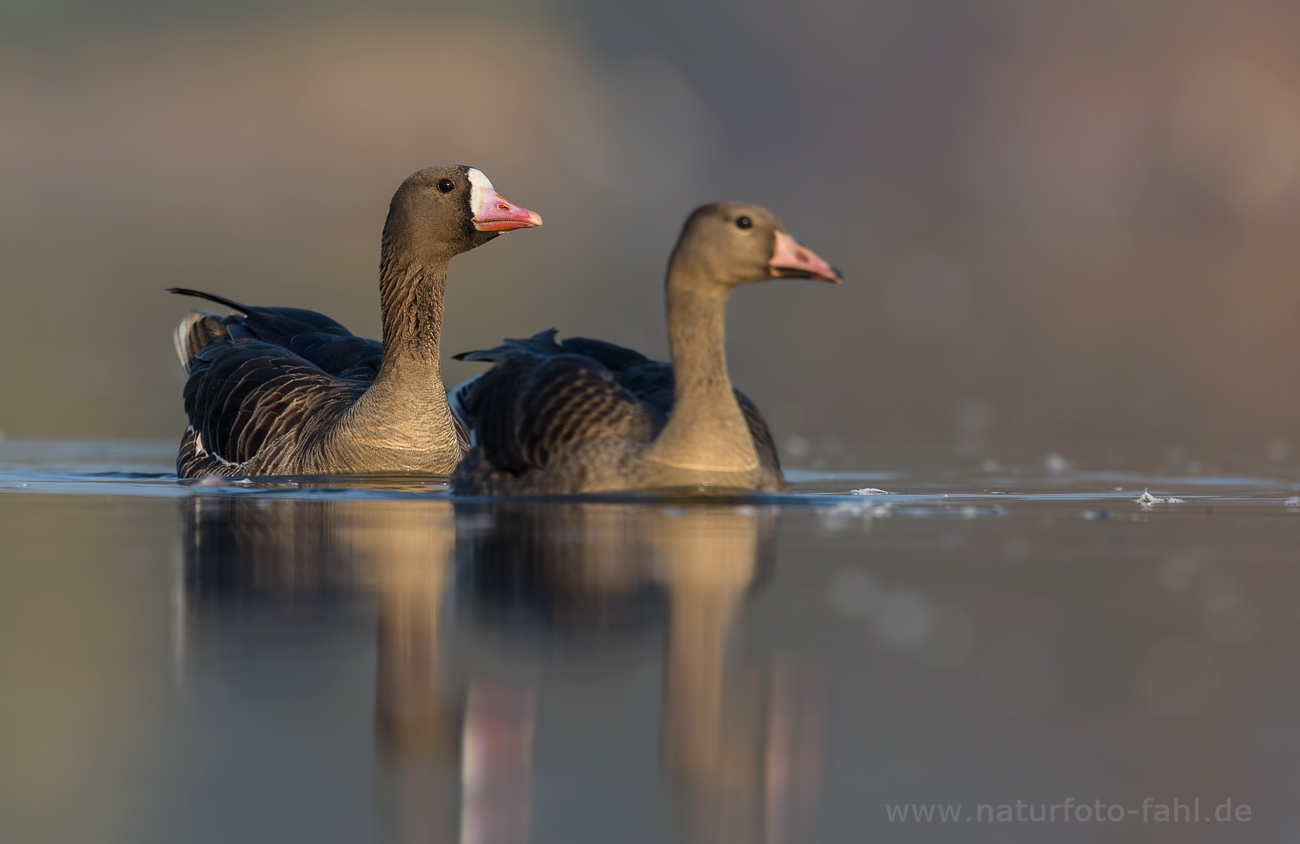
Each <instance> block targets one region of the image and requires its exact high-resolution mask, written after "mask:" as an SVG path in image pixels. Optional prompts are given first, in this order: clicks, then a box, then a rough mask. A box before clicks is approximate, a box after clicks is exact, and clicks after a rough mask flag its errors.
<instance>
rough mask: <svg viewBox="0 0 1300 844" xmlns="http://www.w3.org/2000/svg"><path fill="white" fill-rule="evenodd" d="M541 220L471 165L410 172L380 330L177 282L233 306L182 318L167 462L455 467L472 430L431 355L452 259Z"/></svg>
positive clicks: (196, 472)
mask: <svg viewBox="0 0 1300 844" xmlns="http://www.w3.org/2000/svg"><path fill="white" fill-rule="evenodd" d="M537 225H541V218H540V217H538V216H537V215H536V214H534V213H532V212H531V211H528V210H527V209H523V208H519V207H518V206H514V205H511V204H510V203H508V202H506V201H505V200H503V199H502V198H501V197H500V195H499V194H497V193H496V191H495V190H494V189H493V188H492V185H491V183H490V182H488V181H487V178H486V177H485V176H483V174H482V173H481V172H479V171H478V170H475V169H473V168H471V167H443V168H431V169H428V170H421V171H420V172H418V173H416V174H414V175H413V176H411V177H410V178H408V179H407V180H406V181H405V182H403V183H402V185H401V187H399V188H398V189H397V193H396V194H394V196H393V201H392V204H391V205H390V207H389V212H388V218H387V220H386V221H385V223H384V232H383V239H382V242H381V249H380V267H379V284H380V303H381V308H382V311H383V326H384V336H383V341H382V342H378V341H375V340H367V339H365V338H361V337H355V336H353V335H352V334H351V333H350V332H349V331H348V330H347V329H346V328H344V327H343V326H342V325H340V324H339V323H337V322H335V321H334V320H332V319H330V318H329V317H327V316H324V315H323V314H318V313H316V312H314V311H308V310H303V309H299V308H265V307H251V306H248V305H242V304H240V303H238V302H234V301H232V300H229V299H225V298H222V297H220V296H215V295H212V294H209V293H201V292H198V291H194V290H185V289H180V288H176V289H173V290H172V292H173V293H180V294H183V295H189V296H198V297H201V298H205V299H208V300H210V301H213V302H216V303H218V304H221V305H224V306H226V307H228V308H230V309H232V310H234V311H236V313H234V314H232V315H229V316H225V317H221V316H217V315H215V314H212V313H209V312H207V311H195V312H193V313H191V314H189V315H187V316H186V317H185V318H184V319H183V320H182V321H181V324H180V327H179V328H178V329H177V333H176V337H175V344H176V352H177V355H178V356H179V357H180V359H181V363H182V365H184V367H185V370H186V372H187V373H188V375H189V380H188V381H187V383H186V385H185V412H186V414H187V415H188V416H189V423H190V424H189V427H188V428H187V429H186V431H185V436H184V437H183V439H182V441H181V448H180V453H179V455H178V456H177V461H176V473H177V474H178V475H179V476H180V477H182V478H194V477H201V476H204V475H223V476H228V477H229V476H247V475H306V474H375V473H387V472H429V473H436V474H450V473H451V471H452V470H453V469H455V468H456V464H457V463H459V462H460V458H461V456H462V454H463V453H464V451H465V449H466V448H468V444H467V442H466V440H465V437H464V432H463V431H461V430H459V429H458V426H457V425H456V423H455V420H454V418H453V417H452V415H451V412H450V409H449V408H448V406H447V397H446V391H445V389H444V388H443V385H442V370H441V363H440V360H439V347H438V341H439V335H440V333H441V328H442V304H443V290H444V287H445V285H446V280H447V264H448V262H450V261H451V259H452V258H453V257H455V256H456V255H458V254H460V253H462V252H466V251H468V250H470V249H473V248H474V247H476V246H479V245H481V244H484V243H486V242H488V241H489V240H492V239H493V238H495V237H496V236H497V235H498V234H499V233H500V232H502V231H508V230H510V229H514V228H529V227H532V226H537Z"/></svg>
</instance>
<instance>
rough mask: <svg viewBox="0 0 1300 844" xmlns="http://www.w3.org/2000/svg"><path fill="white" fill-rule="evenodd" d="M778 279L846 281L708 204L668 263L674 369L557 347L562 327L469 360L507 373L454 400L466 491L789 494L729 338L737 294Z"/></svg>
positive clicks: (768, 220)
mask: <svg viewBox="0 0 1300 844" xmlns="http://www.w3.org/2000/svg"><path fill="white" fill-rule="evenodd" d="M772 278H806V279H819V280H822V281H830V282H838V281H840V274H839V272H838V271H837V270H835V269H834V268H833V267H831V266H830V265H829V264H827V263H826V262H825V261H823V260H822V259H821V258H819V257H817V256H816V255H815V254H813V253H812V252H811V251H809V250H808V249H805V248H804V247H802V246H800V245H799V244H798V243H797V242H795V240H794V238H793V237H791V236H790V235H789V234H788V233H787V232H786V230H785V227H784V226H782V225H781V222H780V221H779V220H778V219H777V218H776V217H775V216H774V215H773V214H772V213H771V212H769V211H767V210H765V209H763V208H759V207H757V206H754V205H744V204H741V203H734V202H719V203H715V204H712V205H705V206H703V207H701V208H698V209H696V211H695V212H694V213H693V214H691V216H690V218H689V219H688V220H687V221H686V225H685V227H684V228H683V229H682V233H681V236H680V238H679V239H678V241H677V247H676V248H675V249H674V250H673V254H672V258H671V259H670V261H669V265H668V279H667V283H666V298H667V305H668V314H667V316H668V339H669V347H670V352H671V356H672V363H671V364H668V363H662V362H659V361H652V360H649V359H647V358H646V357H644V356H643V355H641V354H639V353H637V352H634V351H632V350H630V349H625V348H622V347H620V346H615V345H613V344H611V343H605V342H602V341H599V340H588V339H584V338H580V337H575V338H571V339H568V340H565V341H564V342H562V343H557V342H556V341H555V332H554V331H544V332H542V333H541V334H537V335H535V336H533V337H531V338H529V339H527V340H507V341H505V345H503V346H500V347H498V348H495V349H491V350H488V351H482V352H469V353H467V354H463V355H457V356H456V357H457V358H459V359H464V360H476V361H490V362H492V363H493V364H495V365H494V366H493V368H492V369H491V370H489V371H488V372H485V373H484V374H482V375H479V376H477V377H476V378H473V379H471V380H469V381H467V382H465V383H464V384H462V385H460V386H459V387H457V388H456V389H455V390H453V391H452V395H451V404H452V410H453V412H454V413H456V415H457V417H458V418H459V419H460V420H461V422H462V424H464V425H465V427H466V428H467V429H469V430H470V432H471V439H472V442H473V443H474V447H473V448H472V449H471V450H470V452H469V454H467V455H466V457H465V460H464V461H463V462H462V463H461V464H460V467H459V468H458V469H457V471H456V476H455V479H454V485H455V489H456V492H457V493H460V494H473V495H493V494H514V495H536V494H543V495H545V494H572V493H592V492H612V491H620V490H646V489H689V490H693V491H703V490H716V491H725V490H760V491H778V490H782V489H784V488H785V480H784V478H783V477H782V474H781V466H780V462H779V461H778V459H777V454H776V446H775V445H774V443H773V441H772V435H771V433H770V432H769V431H768V428H767V424H766V423H765V422H764V421H763V417H762V414H760V413H759V411H758V408H757V407H755V406H754V403H753V402H751V401H750V400H749V399H748V398H746V397H745V396H744V395H743V394H741V393H739V392H737V391H736V390H734V389H732V386H731V379H730V378H729V377H728V374H727V359H726V348H725V342H724V320H725V315H726V306H727V299H728V298H729V297H730V295H731V291H732V290H734V289H735V288H736V287H738V286H739V285H741V284H745V283H748V282H754V281H765V280H767V279H772Z"/></svg>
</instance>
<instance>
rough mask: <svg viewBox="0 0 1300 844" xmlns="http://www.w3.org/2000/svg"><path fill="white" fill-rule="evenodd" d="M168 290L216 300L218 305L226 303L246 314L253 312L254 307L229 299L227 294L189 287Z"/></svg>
mask: <svg viewBox="0 0 1300 844" xmlns="http://www.w3.org/2000/svg"><path fill="white" fill-rule="evenodd" d="M167 292H168V293H175V294H176V295H177V296H193V297H195V298H197V299H207V300H208V301H209V302H216V303H217V304H218V305H225V306H226V307H227V308H230V309H231V310H234V311H240V312H242V313H245V314H251V313H252V312H253V309H252V308H250V307H248V306H247V305H241V304H239V303H238V302H236V301H235V300H233V299H227V298H226V297H225V296H218V295H217V294H215V293H204V292H203V291H202V290H191V289H190V288H188V287H168V288H167Z"/></svg>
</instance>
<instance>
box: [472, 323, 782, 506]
mask: <svg viewBox="0 0 1300 844" xmlns="http://www.w3.org/2000/svg"><path fill="white" fill-rule="evenodd" d="M456 357H457V359H458V360H471V361H483V362H487V363H493V364H495V366H493V368H492V369H491V370H489V371H488V372H485V373H484V374H482V375H479V376H476V377H474V378H471V379H470V380H469V381H466V382H465V383H464V384H461V385H460V386H459V387H457V388H456V389H454V390H452V393H451V396H450V400H451V407H452V411H453V413H454V414H455V415H456V417H457V418H458V419H459V420H460V421H461V422H462V423H463V424H464V425H465V426H466V427H467V428H469V429H470V431H471V432H472V436H471V439H472V441H473V442H474V443H475V444H476V445H477V446H479V448H478V449H476V450H475V451H474V452H471V455H470V458H472V459H469V458H467V460H466V462H465V463H464V464H463V466H462V470H461V472H460V474H459V477H462V478H466V477H468V476H469V475H481V474H483V473H485V472H491V471H493V470H495V471H498V472H505V473H508V474H510V475H515V476H517V475H521V474H524V473H525V472H528V471H529V470H532V469H540V468H545V467H546V466H548V465H550V464H551V463H552V462H554V460H555V459H556V458H557V457H558V456H560V455H562V454H563V453H565V452H566V451H567V450H569V449H571V448H573V447H574V446H576V445H577V444H579V443H581V442H584V441H586V440H589V439H593V438H596V437H601V436H629V435H632V436H640V437H643V438H645V439H652V438H653V437H655V436H657V435H658V433H659V431H660V430H662V429H663V426H664V425H665V424H666V422H667V420H668V417H669V416H670V415H671V414H672V407H673V392H674V378H673V367H672V364H669V363H664V362H662V361H655V360H650V359H649V358H647V357H646V356H645V355H642V354H641V353H640V352H636V351H633V350H632V349H626V348H623V347H622V346H617V345H615V344H613V343H606V342H605V341H603V340H592V339H588V338H585V337H571V338H569V339H567V340H565V341H564V342H562V343H556V341H555V330H554V329H550V330H547V331H543V332H540V333H538V334H535V335H533V336H532V337H529V338H528V339H526V340H506V341H505V342H504V343H503V344H502V345H500V346H498V347H496V348H494V349H486V350H483V351H477V352H466V353H464V354H460V355H457V356H456ZM736 400H737V402H738V403H739V404H740V410H741V412H742V413H743V414H744V417H745V422H746V423H747V424H748V425H749V431H750V435H751V436H753V438H754V447H755V449H756V450H757V451H758V457H759V460H760V461H761V462H762V463H763V464H764V465H765V466H767V467H769V468H770V469H771V470H772V471H773V472H774V473H775V474H776V475H777V476H778V477H779V476H780V473H781V464H780V460H779V458H778V456H777V452H776V443H775V442H774V441H773V439H772V433H771V431H769V430H768V427H767V423H766V422H765V421H764V419H763V415H762V414H761V413H760V412H759V410H758V407H757V406H756V405H755V404H754V403H753V402H752V401H750V400H749V398H748V397H747V396H746V395H745V394H743V393H741V392H740V391H739V390H737V391H736ZM485 486H489V485H488V484H485Z"/></svg>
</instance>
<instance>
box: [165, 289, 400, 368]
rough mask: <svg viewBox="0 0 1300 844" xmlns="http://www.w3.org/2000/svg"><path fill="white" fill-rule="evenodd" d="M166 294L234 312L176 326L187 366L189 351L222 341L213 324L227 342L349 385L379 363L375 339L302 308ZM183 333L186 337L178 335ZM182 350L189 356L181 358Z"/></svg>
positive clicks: (185, 292)
mask: <svg viewBox="0 0 1300 844" xmlns="http://www.w3.org/2000/svg"><path fill="white" fill-rule="evenodd" d="M170 292H172V293H177V294H180V295H184V296H195V297H198V298H200V299H207V300H209V301H211V302H216V303H217V304H219V305H224V306H225V307H227V308H230V309H232V310H235V311H238V312H239V313H235V314H231V315H229V316H225V317H216V316H212V315H205V316H207V319H206V320H205V321H203V322H197V321H193V317H190V318H187V320H189V321H191V322H192V325H190V324H187V323H182V325H181V333H182V335H183V336H182V338H181V342H180V343H179V346H181V347H183V350H182V362H183V363H185V364H186V365H187V366H189V365H190V364H189V361H190V360H191V359H192V357H193V356H194V355H193V352H192V351H189V350H192V349H202V348H204V347H205V346H206V345H208V344H210V343H212V342H216V341H217V340H220V339H222V338H221V337H220V336H215V335H217V332H214V331H213V326H212V325H211V323H213V322H214V321H219V322H220V324H221V325H224V327H225V334H227V335H229V336H230V338H231V339H233V340H236V341H240V340H259V341H261V342H263V343H270V344H273V345H276V346H279V347H281V348H283V349H287V350H288V351H290V352H293V354H294V355H296V356H297V357H300V358H302V359H303V360H305V361H308V362H309V363H312V364H314V365H315V366H317V367H318V368H319V369H321V370H322V371H323V372H326V373H328V374H330V375H333V376H336V377H338V378H346V379H349V380H366V381H373V380H374V378H375V376H376V375H377V374H378V373H379V367H380V365H381V364H382V363H383V360H384V346H383V344H382V343H380V342H379V341H378V340H369V339H366V338H364V337H357V336H355V335H354V334H352V333H351V332H350V331H348V330H347V329H346V328H344V327H343V325H342V324H341V323H339V322H337V321H335V320H333V319H330V318H329V317H327V316H325V315H324V314H321V313H317V312H316V311H309V310H306V309H305V308H266V307H256V306H252V305H244V304H241V303H239V302H236V301H234V300H233V299H227V298H225V297H223V296H217V295H215V294H213V293H204V292H202V291H199V290H188V289H185V288H171V290H170ZM187 331H188V336H184V335H185V334H186V332H187ZM187 351H189V353H188V354H187Z"/></svg>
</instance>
